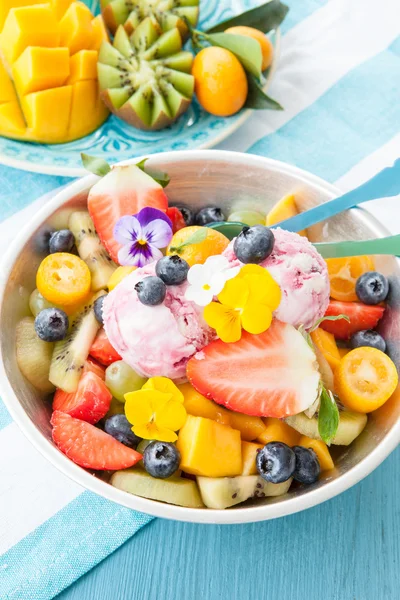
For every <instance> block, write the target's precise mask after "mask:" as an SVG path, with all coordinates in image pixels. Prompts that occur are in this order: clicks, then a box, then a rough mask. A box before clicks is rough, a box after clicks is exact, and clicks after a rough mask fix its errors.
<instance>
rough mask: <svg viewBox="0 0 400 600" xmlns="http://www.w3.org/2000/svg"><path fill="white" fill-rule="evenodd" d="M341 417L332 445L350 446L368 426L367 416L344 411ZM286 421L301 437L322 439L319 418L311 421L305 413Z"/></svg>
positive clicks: (288, 418)
mask: <svg viewBox="0 0 400 600" xmlns="http://www.w3.org/2000/svg"><path fill="white" fill-rule="evenodd" d="M339 417H340V418H339V427H338V430H337V432H336V435H335V437H334V438H333V440H332V442H331V443H332V444H334V445H337V446H348V445H349V444H351V442H353V441H354V440H355V439H356V437H358V436H359V435H360V433H361V432H362V430H363V429H364V427H365V426H366V424H367V420H368V419H367V415H364V414H361V413H356V412H351V411H349V410H343V411H341V412H340V413H339ZM285 421H286V423H287V424H288V425H290V427H293V429H296V431H298V432H299V433H301V435H306V436H307V437H310V438H312V439H313V440H320V439H322V438H321V436H320V435H319V431H318V417H312V418H311V419H309V418H308V417H307V416H306V415H305V414H304V413H300V414H298V415H293V416H292V417H287V418H286V419H285Z"/></svg>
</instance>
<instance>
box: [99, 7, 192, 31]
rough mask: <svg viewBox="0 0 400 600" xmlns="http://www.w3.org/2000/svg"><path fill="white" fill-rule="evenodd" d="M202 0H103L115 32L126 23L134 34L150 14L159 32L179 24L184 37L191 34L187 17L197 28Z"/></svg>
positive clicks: (106, 21)
mask: <svg viewBox="0 0 400 600" xmlns="http://www.w3.org/2000/svg"><path fill="white" fill-rule="evenodd" d="M199 2H200V0H100V5H101V11H102V15H103V19H104V21H105V23H106V25H107V27H108V28H109V29H110V30H111V32H112V33H115V32H116V30H117V29H118V26H119V25H123V26H124V28H125V30H126V32H127V33H128V34H129V35H130V34H131V33H132V32H133V31H135V29H136V28H137V27H138V26H139V25H140V23H141V22H142V21H143V20H144V19H145V18H147V17H149V18H151V19H152V21H153V22H154V23H155V25H156V26H157V28H158V29H159V31H160V32H161V31H169V30H170V29H174V28H175V27H176V28H177V29H178V30H179V32H180V34H181V36H182V39H183V40H185V39H186V38H187V37H188V34H189V30H188V27H187V24H186V19H187V20H188V21H189V23H190V24H191V25H192V27H195V25H196V23H197V21H198V18H199Z"/></svg>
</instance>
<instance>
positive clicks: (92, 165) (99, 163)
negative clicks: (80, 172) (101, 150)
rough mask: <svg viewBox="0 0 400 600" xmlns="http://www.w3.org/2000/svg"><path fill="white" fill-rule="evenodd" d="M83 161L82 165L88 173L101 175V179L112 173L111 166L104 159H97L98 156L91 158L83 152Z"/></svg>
mask: <svg viewBox="0 0 400 600" xmlns="http://www.w3.org/2000/svg"><path fill="white" fill-rule="evenodd" d="M81 159H82V164H83V166H84V167H85V169H86V170H87V171H90V172H91V173H94V174H95V175H99V176H100V177H104V175H107V173H108V172H109V171H111V167H110V165H109V164H108V162H107V161H106V160H104V158H96V156H90V155H89V154H85V153H84V152H81Z"/></svg>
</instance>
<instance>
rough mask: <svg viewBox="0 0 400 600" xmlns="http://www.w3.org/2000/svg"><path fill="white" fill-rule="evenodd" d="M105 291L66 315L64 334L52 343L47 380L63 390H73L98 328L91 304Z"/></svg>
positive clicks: (75, 387)
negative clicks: (59, 340)
mask: <svg viewBox="0 0 400 600" xmlns="http://www.w3.org/2000/svg"><path fill="white" fill-rule="evenodd" d="M104 293H105V292H103V291H101V292H98V293H97V294H95V295H94V296H93V297H92V299H91V300H90V302H88V303H86V304H85V305H84V306H83V307H82V308H81V309H80V310H78V312H77V313H75V314H74V315H72V317H70V320H69V322H70V327H69V332H68V335H67V337H66V338H65V339H64V340H62V341H61V342H56V343H55V344H54V351H53V356H52V358H51V365H50V374H49V379H50V381H51V383H53V384H54V385H55V386H56V387H58V388H61V389H62V390H64V392H69V393H71V392H75V391H76V389H77V387H78V383H79V379H80V377H81V374H82V370H83V366H84V363H85V360H86V359H87V357H88V355H89V350H90V347H91V345H92V344H93V340H94V338H95V337H96V333H97V331H98V329H99V328H100V323H99V322H98V321H97V319H96V317H95V316H94V310H93V303H94V301H95V300H96V299H97V298H99V297H100V296H102V295H104Z"/></svg>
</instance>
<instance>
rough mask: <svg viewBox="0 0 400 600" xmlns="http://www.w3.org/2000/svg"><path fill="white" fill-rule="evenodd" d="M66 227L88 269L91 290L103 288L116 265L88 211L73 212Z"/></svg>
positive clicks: (95, 290) (96, 290)
mask: <svg viewBox="0 0 400 600" xmlns="http://www.w3.org/2000/svg"><path fill="white" fill-rule="evenodd" d="M68 227H69V229H70V230H71V231H72V233H73V234H74V237H75V244H76V247H77V249H78V253H79V256H80V257H81V259H82V260H84V261H85V263H86V264H87V266H88V267H89V269H90V273H91V275H92V290H93V292H98V291H99V290H101V289H104V288H105V287H107V283H108V280H109V279H110V277H111V275H112V274H113V273H114V271H115V269H116V268H117V265H116V264H115V263H114V262H113V261H112V259H111V257H110V256H109V255H108V253H107V251H106V250H105V248H104V246H103V245H102V243H101V242H100V238H99V236H98V235H97V233H96V230H95V228H94V225H93V221H92V219H91V218H90V215H89V213H88V212H86V211H77V212H73V213H72V215H71V216H70V218H69V223H68Z"/></svg>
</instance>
